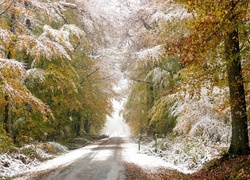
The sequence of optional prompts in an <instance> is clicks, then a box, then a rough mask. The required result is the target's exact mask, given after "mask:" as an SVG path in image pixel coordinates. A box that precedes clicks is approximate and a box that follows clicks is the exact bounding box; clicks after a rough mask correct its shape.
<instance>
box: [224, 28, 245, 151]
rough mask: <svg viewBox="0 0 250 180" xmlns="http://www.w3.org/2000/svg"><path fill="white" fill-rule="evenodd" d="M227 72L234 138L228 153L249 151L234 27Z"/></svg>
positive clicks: (227, 50) (228, 43)
mask: <svg viewBox="0 0 250 180" xmlns="http://www.w3.org/2000/svg"><path fill="white" fill-rule="evenodd" d="M225 54H226V59H227V61H228V62H227V73H228V82H229V92H230V105H231V118H232V138H231V145H230V148H229V151H228V153H229V154H231V155H241V154H248V153H249V139H248V125H247V113H246V100H245V91H244V82H243V78H242V70H241V61H240V47H239V35H238V29H237V28H236V27H234V28H233V30H232V31H231V32H229V33H228V34H227V37H226V40H225Z"/></svg>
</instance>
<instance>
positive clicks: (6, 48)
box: [0, 0, 250, 169]
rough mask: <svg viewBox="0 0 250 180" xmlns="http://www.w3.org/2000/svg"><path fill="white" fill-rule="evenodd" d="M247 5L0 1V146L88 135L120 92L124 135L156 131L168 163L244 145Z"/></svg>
mask: <svg viewBox="0 0 250 180" xmlns="http://www.w3.org/2000/svg"><path fill="white" fill-rule="evenodd" d="M98 3H99V4H98ZM102 3H103V5H104V4H106V6H109V8H110V9H109V11H106V10H105V9H102V8H101V7H102V6H101V5H102ZM100 4H101V5H100ZM97 5H98V6H97ZM97 7H98V8H97ZM106 9H107V8H106ZM249 11H250V4H249V1H248V0H204V1H199V0H188V1H186V0H144V1H140V0H134V1H132V0H116V1H110V2H109V3H107V2H106V1H102V0H100V1H95V0H89V1H88V0H0V69H1V71H0V104H1V106H0V114H1V121H0V152H1V153H4V152H9V151H10V149H11V148H13V147H15V146H17V147H21V146H23V145H24V144H28V143H33V142H36V141H38V142H40V141H41V142H48V141H57V142H62V143H63V142H67V141H68V140H69V139H72V138H77V137H87V136H94V135H95V136H96V135H100V134H101V133H102V128H103V127H104V125H105V122H106V118H107V116H110V115H111V114H112V111H113V107H112V100H113V99H118V100H119V99H121V98H125V99H126V103H125V105H124V108H123V110H122V112H121V113H122V116H123V118H124V120H125V121H126V123H127V124H128V125H129V126H130V129H131V131H132V133H133V135H136V136H137V135H138V134H141V135H145V136H154V135H156V134H157V136H158V137H161V138H164V139H165V140H164V141H163V142H162V144H161V149H163V150H168V151H169V154H168V156H169V157H171V158H172V159H173V162H174V163H175V164H176V165H178V164H181V163H184V162H186V161H189V159H192V162H191V163H190V164H188V165H187V166H188V168H189V169H190V168H192V167H198V165H197V164H202V163H203V162H204V161H208V160H210V158H212V157H214V156H215V155H218V154H226V155H228V156H230V157H231V156H235V155H242V154H249V153H250V148H249V134H250V133H249V127H250V121H249V117H250V82H249V79H250V12H249ZM122 79H126V82H127V85H126V86H127V87H126V88H124V89H122V90H121V91H119V92H117V91H115V90H114V87H115V86H119V82H120V81H121V80H122ZM180 147H181V148H180ZM195 152H196V153H195ZM176 154H178V155H180V156H183V157H182V158H180V156H178V159H176V158H175V155H176ZM190 157H191V158H190Z"/></svg>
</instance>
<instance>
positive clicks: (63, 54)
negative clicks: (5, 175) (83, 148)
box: [0, 0, 114, 150]
mask: <svg viewBox="0 0 250 180" xmlns="http://www.w3.org/2000/svg"><path fill="white" fill-rule="evenodd" d="M0 4H1V7H0V22H1V23H0V69H1V72H0V79H1V85H0V104H1V106H0V112H1V121H0V139H1V145H0V147H1V149H2V150H5V149H6V147H8V146H10V145H12V144H16V145H22V144H24V143H29V142H31V141H49V140H50V141H53V140H57V141H67V139H68V138H73V137H82V136H86V135H90V134H99V133H100V132H101V130H102V127H103V126H104V124H105V121H106V116H107V115H109V114H110V113H111V112H112V103H111V99H112V98H113V97H114V92H113V91H112V87H111V83H110V82H108V81H103V80H102V77H103V76H104V75H103V72H102V71H100V65H99V64H98V62H97V60H95V59H93V58H92V54H93V52H94V51H95V48H97V47H98V46H97V45H98V42H95V44H94V43H93V36H97V35H98V34H100V33H101V32H97V31H98V29H97V28H96V32H95V31H92V30H91V29H89V28H88V26H87V24H84V23H83V22H82V21H83V20H86V21H87V20H88V22H90V21H91V22H92V23H93V24H94V25H95V27H100V28H101V26H102V24H101V23H100V22H95V21H93V20H92V19H91V17H90V15H89V14H87V12H86V11H85V10H84V9H83V8H84V6H83V4H76V2H75V1H74V0H72V1H68V2H65V1H57V0H54V1H46V0H45V1H39V0H35V1H34V0H32V1H29V0H25V1H23V0H2V1H0ZM102 39H103V41H105V38H103V37H102ZM93 45H95V46H93ZM105 76H106V74H105Z"/></svg>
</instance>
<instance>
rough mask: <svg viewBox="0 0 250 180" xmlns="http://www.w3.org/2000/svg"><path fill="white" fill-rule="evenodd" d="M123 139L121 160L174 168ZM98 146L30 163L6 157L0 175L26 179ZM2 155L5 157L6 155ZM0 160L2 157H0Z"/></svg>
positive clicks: (152, 166)
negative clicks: (4, 165)
mask: <svg viewBox="0 0 250 180" xmlns="http://www.w3.org/2000/svg"><path fill="white" fill-rule="evenodd" d="M124 141H125V143H124V144H123V145H122V150H121V155H122V159H121V160H122V161H124V162H128V163H134V164H136V165H138V166H139V167H141V168H142V169H144V170H146V171H149V170H150V171H154V170H156V169H158V168H167V169H173V168H174V167H172V166H171V164H169V163H167V162H166V161H164V160H163V159H161V158H160V157H156V156H152V155H147V154H144V153H141V152H138V145H137V144H136V143H134V142H133V141H131V140H130V139H128V138H124ZM98 146H99V145H98V143H96V144H92V145H87V146H85V147H83V148H80V149H76V150H72V151H69V152H67V153H65V154H62V155H59V156H57V157H55V158H53V159H50V160H47V161H44V162H39V161H38V160H35V161H34V162H32V163H27V164H25V163H24V162H22V161H21V160H18V159H14V158H11V157H9V159H8V163H9V167H6V168H4V169H3V168H2V170H1V174H0V177H2V179H7V178H8V177H15V176H18V175H19V176H20V175H22V176H21V177H19V178H15V179H16V180H23V179H26V176H25V174H29V175H30V174H36V173H38V172H42V171H49V170H52V169H56V168H58V167H62V166H67V165H69V164H71V163H72V162H74V161H76V160H77V159H79V158H83V157H85V156H87V155H88V154H89V153H91V152H92V149H93V148H96V147H98ZM143 149H146V147H142V150H143ZM3 156H5V157H6V156H7V155H3ZM3 156H1V157H3ZM99 156H105V157H106V156H107V154H105V153H99ZM99 158H102V157H99ZM0 160H1V161H2V160H3V159H1V158H0ZM5 161H6V159H5ZM4 177H5V178H4Z"/></svg>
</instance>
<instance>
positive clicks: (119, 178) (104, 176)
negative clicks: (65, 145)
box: [41, 137, 125, 180]
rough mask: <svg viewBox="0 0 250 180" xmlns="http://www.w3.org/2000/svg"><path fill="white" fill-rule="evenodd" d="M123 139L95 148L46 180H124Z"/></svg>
mask: <svg viewBox="0 0 250 180" xmlns="http://www.w3.org/2000/svg"><path fill="white" fill-rule="evenodd" d="M122 143H123V140H122V138H119V137H112V138H109V139H105V140H103V141H101V143H100V144H98V145H97V146H94V147H93V148H92V149H91V152H90V153H89V154H88V155H87V156H84V157H83V158H80V159H78V160H77V161H75V162H73V163H72V164H70V165H68V166H66V167H62V168H59V169H56V170H55V171H52V172H50V173H49V174H47V175H46V178H45V177H41V179H46V180H124V179H125V175H124V170H123V165H122V161H121V145H122Z"/></svg>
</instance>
